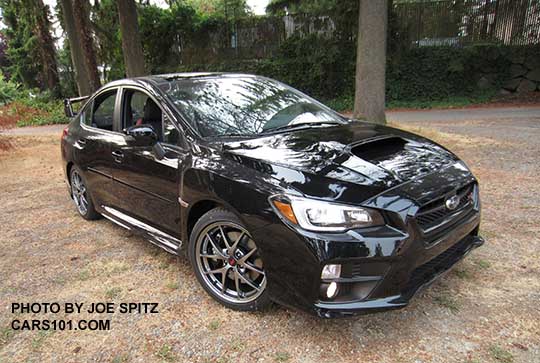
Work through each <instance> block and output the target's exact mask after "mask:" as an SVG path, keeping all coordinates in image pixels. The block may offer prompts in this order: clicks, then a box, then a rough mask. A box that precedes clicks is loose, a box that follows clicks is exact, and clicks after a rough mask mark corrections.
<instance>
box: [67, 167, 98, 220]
mask: <svg viewBox="0 0 540 363" xmlns="http://www.w3.org/2000/svg"><path fill="white" fill-rule="evenodd" d="M69 181H70V184H71V198H72V199H73V202H74V203H75V207H77V211H78V212H79V214H80V215H81V216H82V217H83V218H84V219H88V220H93V219H98V218H99V213H98V212H96V209H95V208H94V203H93V202H92V198H91V197H90V191H89V190H88V187H87V184H86V180H85V179H84V177H83V176H82V173H81V171H80V169H79V168H77V167H76V166H74V167H73V168H72V169H71V171H70V175H69Z"/></svg>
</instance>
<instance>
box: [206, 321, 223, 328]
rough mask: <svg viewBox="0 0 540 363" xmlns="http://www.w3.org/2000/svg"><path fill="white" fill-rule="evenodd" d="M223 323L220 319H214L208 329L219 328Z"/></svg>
mask: <svg viewBox="0 0 540 363" xmlns="http://www.w3.org/2000/svg"><path fill="white" fill-rule="evenodd" d="M220 325H221V323H220V321H219V320H212V321H211V322H210V324H208V329H210V330H217V329H218V328H219V326H220Z"/></svg>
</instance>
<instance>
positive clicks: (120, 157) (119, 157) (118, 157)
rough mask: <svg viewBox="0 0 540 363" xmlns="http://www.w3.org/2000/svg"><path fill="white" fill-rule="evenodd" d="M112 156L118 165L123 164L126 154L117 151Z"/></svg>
mask: <svg viewBox="0 0 540 363" xmlns="http://www.w3.org/2000/svg"><path fill="white" fill-rule="evenodd" d="M111 154H112V156H113V159H114V161H116V162H117V163H121V162H122V160H123V159H124V153H123V152H121V151H118V150H115V151H113V152H112V153H111Z"/></svg>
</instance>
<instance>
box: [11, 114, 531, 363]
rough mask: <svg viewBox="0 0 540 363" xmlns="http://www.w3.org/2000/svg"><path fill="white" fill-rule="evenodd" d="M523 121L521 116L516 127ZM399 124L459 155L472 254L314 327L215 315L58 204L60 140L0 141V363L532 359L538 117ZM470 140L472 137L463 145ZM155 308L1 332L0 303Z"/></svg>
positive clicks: (271, 315) (140, 255) (295, 316)
mask: <svg viewBox="0 0 540 363" xmlns="http://www.w3.org/2000/svg"><path fill="white" fill-rule="evenodd" d="M529 116H530V117H529ZM529 116H527V117H516V118H512V114H509V115H508V116H507V117H506V116H505V117H502V118H496V119H493V118H483V117H479V116H478V117H471V118H469V119H464V120H463V119H460V120H454V119H450V120H439V121H437V122H430V123H428V122H427V121H420V122H415V121H414V120H407V121H406V124H402V125H401V126H402V127H404V128H407V129H409V130H412V131H416V132H419V133H422V134H425V135H426V136H428V137H432V138H434V139H436V140H437V141H439V142H441V143H442V144H444V145H445V146H447V147H449V148H450V149H452V150H453V151H455V152H456V153H457V154H458V155H460V156H461V157H462V158H463V159H464V160H465V161H466V162H467V163H468V164H469V166H471V168H472V169H473V170H474V172H475V174H476V175H477V176H478V178H479V180H480V183H481V188H482V197H483V207H484V209H483V224H482V234H483V236H484V237H486V239H487V243H486V245H485V246H484V247H482V248H480V249H478V250H476V251H474V252H473V253H472V254H471V255H469V257H468V258H467V259H466V260H464V261H463V262H461V263H460V264H459V265H458V266H456V267H455V268H454V269H453V270H452V272H451V273H449V274H447V275H446V276H445V277H444V278H442V279H441V280H439V281H437V282H436V283H435V284H433V285H432V286H431V287H430V288H428V289H426V290H424V291H423V292H422V293H421V294H419V295H418V296H417V297H416V298H415V299H414V300H413V301H412V303H411V304H410V305H409V306H408V307H407V308H405V309H402V310H398V311H392V312H387V313H380V314H375V315H368V316H359V317H355V318H347V319H338V320H321V319H318V318H315V317H312V316H309V315H306V314H304V313H301V312H297V311H290V310H287V309H285V308H281V307H274V308H272V309H271V310H269V311H266V312H261V313H238V312H233V311H230V310H227V309H225V308H223V307H221V306H220V305H218V304H217V303H216V302H214V301H213V300H212V299H211V298H210V297H209V296H207V295H206V294H205V293H204V291H203V290H202V288H200V287H199V285H198V283H197V281H196V279H195V276H194V275H193V273H192V271H191V269H190V267H189V264H188V261H187V260H186V259H185V258H183V257H181V258H175V257H173V256H171V255H169V254H167V253H166V252H164V251H162V250H160V249H158V248H157V247H154V246H153V245H151V244H150V243H148V242H146V241H144V240H143V239H141V238H139V237H136V236H133V235H131V234H130V233H129V232H128V231H126V230H123V229H122V228H120V227H117V226H115V225H113V224H112V223H110V222H108V221H107V220H105V219H102V220H99V221H96V222H87V221H84V220H83V219H82V218H80V217H79V216H78V215H77V213H76V211H75V208H74V206H73V205H72V203H71V202H70V200H69V198H68V195H67V192H66V187H65V185H64V182H63V179H62V174H61V164H60V156H59V147H58V142H59V134H58V135H55V136H47V135H46V134H38V135H34V136H28V135H27V136H24V135H10V138H11V139H12V140H13V141H14V143H15V145H16V148H15V150H13V151H11V152H9V153H6V152H4V153H3V154H0V206H1V207H0V208H1V209H0V225H1V226H2V230H1V234H0V236H1V237H0V261H1V263H0V276H1V277H2V278H1V279H0V362H2V363H3V362H21V361H29V362H42V361H55V362H58V361H68V362H79V361H99V362H101V361H106V362H109V361H113V362H152V361H158V362H159V361H170V362H172V361H186V362H188V361H189V362H220V363H225V362H233V361H239V362H256V361H262V362H359V361H362V362H364V361H365V362H415V363H416V362H471V363H472V362H503V363H504V362H506V363H509V362H540V305H539V302H540V252H539V251H540V227H539V226H540V217H539V215H538V212H537V209H538V207H539V206H540V199H539V198H540V197H539V196H540V185H539V183H538V180H539V178H540V168H539V166H540V161H539V159H538V157H539V155H540V114H536V115H534V114H533V115H529ZM471 135H474V136H471ZM55 301H58V302H66V301H67V302H84V303H91V302H103V301H111V302H116V303H120V302H159V314H119V313H115V314H102V315H97V317H99V318H102V319H106V318H110V319H112V321H111V324H112V325H111V330H110V331H81V330H79V331H55V332H53V331H49V332H44V331H41V332H39V331H12V330H11V329H10V324H11V321H12V320H13V319H24V318H26V319H28V318H32V317H35V318H40V319H44V318H49V319H62V318H67V319H70V318H71V319H83V318H96V315H89V314H87V313H83V314H81V315H71V316H66V315H65V314H63V313H62V314H56V315H55V314H50V313H49V314H42V315H35V316H34V315H31V314H30V315H27V314H24V315H22V314H12V313H11V311H10V305H11V303H13V302H55Z"/></svg>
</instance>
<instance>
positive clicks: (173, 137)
mask: <svg viewBox="0 0 540 363" xmlns="http://www.w3.org/2000/svg"><path fill="white" fill-rule="evenodd" d="M179 138H180V134H179V132H178V129H177V128H176V127H175V126H174V124H173V122H172V121H171V120H170V119H169V118H168V117H167V116H165V115H164V116H163V142H164V143H166V144H171V145H178V139H179Z"/></svg>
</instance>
